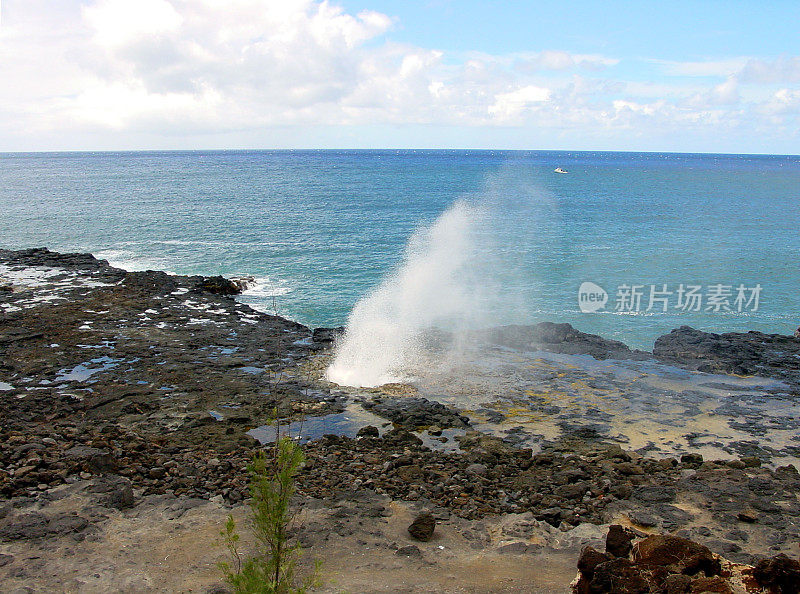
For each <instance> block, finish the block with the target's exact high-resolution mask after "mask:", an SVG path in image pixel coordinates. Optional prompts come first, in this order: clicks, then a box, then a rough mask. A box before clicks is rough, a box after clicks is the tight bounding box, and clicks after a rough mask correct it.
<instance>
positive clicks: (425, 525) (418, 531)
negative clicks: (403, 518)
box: [408, 513, 436, 542]
mask: <svg viewBox="0 0 800 594" xmlns="http://www.w3.org/2000/svg"><path fill="white" fill-rule="evenodd" d="M435 528H436V518H434V517H433V514H429V513H423V514H420V515H418V516H417V518H416V519H415V520H414V521H413V522H412V523H411V525H410V526H409V527H408V533H409V534H410V535H411V536H413V537H414V538H416V539H417V540H421V541H423V542H427V541H429V540H430V539H431V537H432V536H433V530H434V529H435Z"/></svg>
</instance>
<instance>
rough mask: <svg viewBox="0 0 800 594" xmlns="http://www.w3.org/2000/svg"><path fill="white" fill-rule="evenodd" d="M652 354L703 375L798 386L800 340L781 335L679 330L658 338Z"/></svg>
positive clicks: (681, 328)
mask: <svg viewBox="0 0 800 594" xmlns="http://www.w3.org/2000/svg"><path fill="white" fill-rule="evenodd" d="M653 354H654V355H655V356H656V357H657V358H659V359H661V360H663V361H670V362H676V363H680V364H681V365H684V366H687V367H690V368H692V369H697V370H699V371H706V372H721V373H734V374H739V375H760V376H763V377H773V378H776V379H781V380H785V381H788V382H790V383H792V384H794V385H795V386H797V385H800V340H798V339H797V338H795V337H793V336H785V335H782V334H764V333H762V332H755V331H751V332H746V333H735V332H729V333H726V334H714V333H711V332H703V331H701V330H695V329H694V328H691V327H689V326H682V327H680V328H677V329H675V330H673V331H672V332H670V333H669V334H665V335H664V336H661V337H659V338H658V339H657V340H656V342H655V345H654V347H653Z"/></svg>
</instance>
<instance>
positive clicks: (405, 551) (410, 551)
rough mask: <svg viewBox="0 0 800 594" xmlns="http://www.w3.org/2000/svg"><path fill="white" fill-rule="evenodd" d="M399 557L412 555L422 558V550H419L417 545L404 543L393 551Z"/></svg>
mask: <svg viewBox="0 0 800 594" xmlns="http://www.w3.org/2000/svg"><path fill="white" fill-rule="evenodd" d="M394 554H395V555H397V556H399V557H414V558H416V559H422V551H420V550H419V547H418V546H417V545H406V546H403V547H400V548H399V549H397V550H396V551H395V553H394Z"/></svg>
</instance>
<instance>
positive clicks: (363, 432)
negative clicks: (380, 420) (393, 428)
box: [356, 425, 380, 437]
mask: <svg viewBox="0 0 800 594" xmlns="http://www.w3.org/2000/svg"><path fill="white" fill-rule="evenodd" d="M379 436H380V431H378V428H377V427H374V426H373V425H367V426H366V427H362V428H361V429H359V430H358V433H356V437H379Z"/></svg>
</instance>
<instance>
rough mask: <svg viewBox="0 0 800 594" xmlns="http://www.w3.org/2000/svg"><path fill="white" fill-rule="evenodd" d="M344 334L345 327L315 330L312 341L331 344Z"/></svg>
mask: <svg viewBox="0 0 800 594" xmlns="http://www.w3.org/2000/svg"><path fill="white" fill-rule="evenodd" d="M342 334H344V326H338V327H336V328H314V332H313V333H312V334H311V340H313V341H314V342H319V343H331V342H334V341H335V340H337V339H338V338H339V337H340V336H342Z"/></svg>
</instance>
